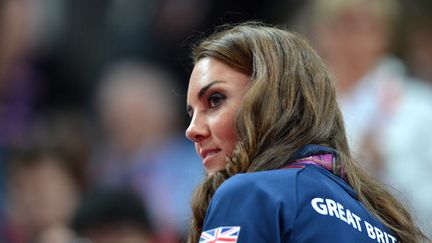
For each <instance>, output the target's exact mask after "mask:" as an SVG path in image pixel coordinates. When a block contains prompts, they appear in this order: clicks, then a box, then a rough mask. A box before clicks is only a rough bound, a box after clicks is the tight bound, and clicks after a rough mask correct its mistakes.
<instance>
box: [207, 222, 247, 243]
mask: <svg viewBox="0 0 432 243" xmlns="http://www.w3.org/2000/svg"><path fill="white" fill-rule="evenodd" d="M239 234H240V226H231V227H219V228H215V229H211V230H207V231H204V232H202V233H201V237H200V240H199V243H226V242H229V243H236V242H237V239H238V237H239Z"/></svg>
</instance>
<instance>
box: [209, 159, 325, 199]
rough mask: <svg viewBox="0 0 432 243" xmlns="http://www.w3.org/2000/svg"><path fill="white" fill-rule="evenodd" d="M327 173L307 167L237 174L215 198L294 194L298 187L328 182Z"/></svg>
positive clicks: (313, 167)
mask: <svg viewBox="0 0 432 243" xmlns="http://www.w3.org/2000/svg"><path fill="white" fill-rule="evenodd" d="M326 172H327V171H324V169H321V168H317V167H315V166H306V167H304V168H289V169H280V170H271V171H261V172H253V173H246V174H237V175H235V176H233V177H231V178H229V179H228V180H226V181H225V182H224V183H223V184H222V185H221V186H220V187H219V189H218V190H217V191H216V193H215V196H217V195H218V194H237V193H238V192H239V191H248V192H256V193H262V194H273V193H274V192H276V191H277V192H278V193H279V195H280V194H281V192H282V193H285V194H286V193H288V194H292V192H293V190H295V189H296V187H299V186H300V187H303V185H304V184H309V183H314V184H316V183H317V182H321V181H326V180H328V179H329V177H331V176H330V175H326ZM327 174H330V173H327ZM329 183H331V182H329ZM314 188H315V187H314ZM321 189H322V188H321Z"/></svg>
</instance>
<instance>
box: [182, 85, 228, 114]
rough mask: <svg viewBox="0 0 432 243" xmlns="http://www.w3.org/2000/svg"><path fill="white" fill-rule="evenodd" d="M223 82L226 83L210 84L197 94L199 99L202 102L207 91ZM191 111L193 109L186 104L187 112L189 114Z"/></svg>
mask: <svg viewBox="0 0 432 243" xmlns="http://www.w3.org/2000/svg"><path fill="white" fill-rule="evenodd" d="M223 82H224V81H220V80H214V81H212V82H210V83H209V84H207V85H206V86H204V87H202V88H201V89H200V91H199V92H198V94H197V97H198V99H199V100H200V99H201V98H202V97H203V96H204V94H205V93H206V92H207V90H208V89H210V88H211V87H212V86H213V85H215V84H218V83H223ZM191 110H192V107H191V106H190V105H189V104H186V111H187V112H188V113H189V112H190V111H191Z"/></svg>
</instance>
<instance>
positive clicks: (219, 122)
mask: <svg viewBox="0 0 432 243" xmlns="http://www.w3.org/2000/svg"><path fill="white" fill-rule="evenodd" d="M249 83H250V77H249V76H248V75H246V74H243V73H241V72H238V71H237V70H235V69H232V68H231V67H230V66H228V65H226V64H224V63H223V62H220V61H218V60H216V59H214V58H209V57H206V58H203V59H201V60H199V61H198V62H197V63H196V65H195V67H194V69H193V71H192V75H191V78H190V81H189V88H188V94H187V111H188V113H189V116H190V117H191V123H190V125H189V127H188V128H187V130H186V137H187V138H188V139H189V140H191V141H193V142H194V143H195V149H196V151H197V153H198V155H199V156H200V157H201V159H202V163H203V165H204V166H205V168H206V170H207V171H208V172H209V173H211V172H214V171H217V170H220V169H223V168H224V166H225V164H226V157H227V156H228V155H231V153H232V151H233V149H234V146H235V142H236V135H235V133H234V116H235V114H236V112H237V110H238V108H239V107H240V104H241V103H242V100H243V96H244V94H245V92H246V91H247V89H248V87H249Z"/></svg>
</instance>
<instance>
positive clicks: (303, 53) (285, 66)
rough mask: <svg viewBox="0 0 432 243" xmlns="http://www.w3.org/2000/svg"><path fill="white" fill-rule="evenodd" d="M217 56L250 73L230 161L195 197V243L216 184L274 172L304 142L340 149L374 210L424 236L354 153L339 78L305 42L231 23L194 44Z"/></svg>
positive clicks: (197, 53)
mask: <svg viewBox="0 0 432 243" xmlns="http://www.w3.org/2000/svg"><path fill="white" fill-rule="evenodd" d="M205 57H211V58H215V59H217V60H219V61H222V62H224V63H225V64H227V65H229V66H230V67H232V68H234V69H236V70H238V71H240V72H242V73H245V74H247V75H249V76H250V77H251V86H250V89H249V90H248V91H247V93H246V94H245V96H244V100H243V103H242V104H241V106H240V108H239V110H238V112H237V114H236V118H235V133H236V135H237V143H236V147H235V149H234V152H233V154H232V155H231V156H230V157H229V158H227V164H226V167H225V168H224V169H222V170H220V171H217V172H215V173H212V174H211V175H208V176H207V177H206V178H205V179H204V181H203V182H202V184H201V185H200V186H199V187H198V188H197V190H196V191H195V194H194V196H193V198H192V205H191V206H192V212H193V216H192V222H191V228H190V232H189V238H188V242H190V243H195V242H198V241H199V236H200V232H201V228H202V226H203V223H204V218H205V215H206V212H207V208H208V206H209V203H210V200H211V199H212V196H213V194H214V192H215V191H216V189H217V188H218V187H219V186H220V185H221V184H222V183H223V182H224V181H225V180H227V179H228V178H230V177H231V176H233V175H235V174H238V173H249V172H255V171H263V170H274V169H279V168H281V167H283V166H286V165H287V164H289V163H290V162H292V161H289V158H290V157H291V155H293V153H294V152H295V151H296V150H298V149H299V148H301V147H302V146H304V145H305V144H318V145H324V146H328V147H331V148H333V149H335V150H337V151H338V155H339V156H338V160H337V166H338V167H339V168H343V170H344V171H345V174H346V180H347V182H348V184H349V185H350V186H351V187H352V188H353V189H354V190H355V191H356V192H357V193H358V198H359V200H360V201H361V202H362V203H363V204H364V205H365V206H366V207H367V208H368V209H369V211H370V212H371V213H372V214H373V215H375V216H376V217H377V218H378V219H380V220H381V221H382V222H383V223H384V224H385V225H386V226H387V227H388V228H389V229H391V230H392V231H393V233H394V234H395V236H396V237H397V239H398V240H399V241H401V242H418V241H419V240H421V239H424V235H423V234H422V233H421V231H420V230H419V229H418V228H416V226H415V225H414V223H413V220H412V218H411V216H410V214H409V212H408V211H407V210H406V209H405V208H404V206H403V205H402V204H401V203H399V202H398V201H397V200H396V199H395V198H394V197H393V196H392V195H391V194H390V193H389V192H387V191H386V190H385V189H384V188H383V186H381V184H380V183H378V182H377V181H375V180H374V179H373V178H371V177H370V176H369V175H367V174H366V173H365V172H364V171H363V170H362V169H361V168H360V167H359V166H357V164H356V163H355V162H354V160H353V159H352V158H351V154H350V150H349V147H348V143H347V138H346V134H345V127H344V123H343V119H342V114H341V112H340V110H339V107H338V105H337V102H336V92H335V87H334V83H333V80H332V79H331V78H330V75H329V74H328V72H327V69H326V67H325V65H324V64H323V61H322V60H321V58H320V57H319V56H318V55H317V54H316V52H315V51H314V50H313V49H312V48H311V47H310V46H309V44H307V42H306V40H305V39H303V38H302V37H300V36H299V35H297V34H294V33H291V32H288V31H285V30H282V29H278V28H275V27H267V26H264V25H262V24H260V23H255V22H249V23H244V24H240V25H236V26H230V27H225V28H224V29H223V30H220V31H218V32H216V33H215V34H213V35H211V36H210V37H208V38H206V39H205V40H203V41H202V42H200V43H199V44H197V45H196V46H195V49H194V53H193V58H194V62H195V63H196V62H198V61H199V60H200V59H202V58H205Z"/></svg>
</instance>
